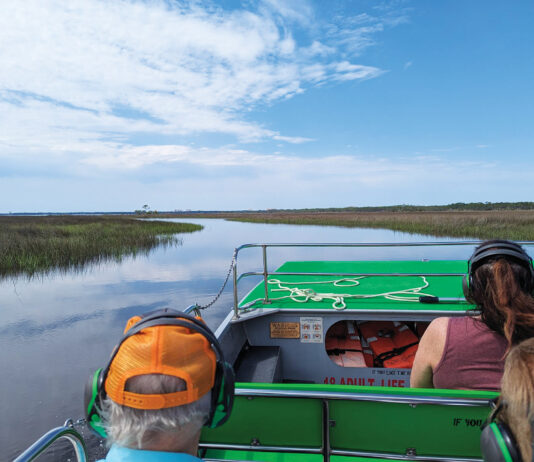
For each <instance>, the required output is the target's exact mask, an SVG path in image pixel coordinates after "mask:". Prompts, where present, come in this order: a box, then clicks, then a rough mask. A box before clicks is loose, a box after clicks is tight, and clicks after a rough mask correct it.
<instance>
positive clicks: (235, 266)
mask: <svg viewBox="0 0 534 462" xmlns="http://www.w3.org/2000/svg"><path fill="white" fill-rule="evenodd" d="M233 271H234V274H233V279H234V319H239V306H238V303H239V301H238V299H237V297H238V295H237V254H236V259H235V261H234V269H233Z"/></svg>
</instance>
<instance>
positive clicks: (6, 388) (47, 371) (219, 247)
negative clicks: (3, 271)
mask: <svg viewBox="0 0 534 462" xmlns="http://www.w3.org/2000/svg"><path fill="white" fill-rule="evenodd" d="M173 221H185V222H189V223H198V224H202V225H203V226H204V229H203V230H202V231H199V232H196V233H193V234H184V235H181V238H182V239H183V242H182V245H179V246H176V247H172V248H167V249H164V248H158V249H155V250H153V251H152V252H150V254H149V255H148V256H144V255H143V256H137V257H135V258H134V257H129V258H124V259H123V260H122V261H121V262H119V263H117V262H108V263H103V264H99V265H98V266H92V267H90V268H87V269H86V270H84V271H81V272H68V273H61V272H55V273H51V274H49V275H47V276H44V277H41V278H35V279H32V280H27V278H23V277H21V278H17V279H15V280H7V281H2V282H0V300H1V302H0V306H1V311H2V317H3V320H2V323H1V324H0V351H1V354H0V370H1V374H2V376H1V379H0V393H1V396H2V398H1V401H0V402H1V414H0V460H2V461H3V460H11V459H12V458H14V457H16V456H17V455H18V454H19V453H20V452H22V451H23V450H24V449H25V448H26V447H28V446H29V445H30V444H31V443H32V442H33V441H35V440H36V439H37V438H38V437H39V436H41V435H42V434H43V433H45V432H46V431H47V430H49V429H50V428H52V427H54V426H58V425H61V424H62V423H63V422H64V421H65V420H66V419H67V418H69V417H70V418H73V419H77V418H79V417H82V415H83V405H82V402H83V388H84V384H85V382H86V380H87V377H88V376H89V375H90V374H92V373H93V372H94V371H95V370H96V369H98V368H99V367H101V366H103V365H105V362H106V359H107V358H108V356H109V354H110V352H111V350H112V349H113V347H114V345H115V343H116V341H117V340H118V339H119V338H120V337H121V334H122V329H123V328H124V325H125V323H126V321H127V319H128V318H130V317H131V316H133V315H134V314H139V313H143V312H146V311H150V310H153V309H157V308H163V307H171V308H175V309H179V310H182V309H185V308H186V307H187V306H189V305H192V304H194V303H196V302H198V303H199V304H205V303H207V302H209V301H211V300H212V298H213V296H214V295H215V294H216V293H217V292H218V290H219V288H220V287H221V284H222V283H223V280H224V277H225V276H226V274H227V271H228V268H229V265H230V260H231V256H232V252H233V249H234V248H235V247H237V246H239V245H241V244H244V243H250V242H416V241H422V240H424V241H433V240H435V239H432V238H428V237H426V236H425V237H423V236H418V235H409V234H406V233H399V232H393V231H389V230H378V229H373V230H370V229H358V228H340V227H319V226H295V225H272V224H271V225H267V224H252V223H238V222H229V221H224V220H218V219H211V220H208V219H198V220H191V219H187V220H185V219H184V220H173ZM439 240H444V239H439ZM471 251H472V247H469V246H467V247H431V248H429V247H426V248H413V247H407V248H396V249H391V248H390V249H387V248H385V249H347V248H340V249H314V250H310V249H302V248H301V249H271V250H270V251H269V269H270V270H273V269H275V268H276V267H277V266H279V265H280V264H281V263H282V262H284V261H286V260H322V259H330V260H358V259H372V260H375V259H376V260H381V259H420V258H431V259H432V258H433V259H439V258H443V259H447V258H455V259H459V258H468V257H469V255H470V253H471ZM261 264H262V259H261V253H260V250H259V249H250V250H247V251H244V252H243V253H242V254H240V257H239V265H240V270H243V269H247V270H250V271H252V270H259V269H260V268H261ZM252 285H253V281H252V280H250V281H248V282H245V284H243V287H242V288H240V294H241V295H244V294H245V293H246V292H247V291H248V290H249V289H250V288H251V287H252ZM231 305H232V290H231V281H230V283H229V285H228V287H227V288H226V290H225V291H224V293H223V294H222V296H221V298H220V299H219V301H218V302H217V303H216V304H215V305H214V306H213V307H212V308H210V309H209V310H207V311H206V312H205V313H204V318H205V319H206V321H207V323H208V324H209V325H210V326H211V327H212V328H214V327H216V326H217V325H218V324H219V323H220V322H221V321H222V319H223V318H224V316H225V315H226V314H227V313H228V310H229V309H230V308H231ZM84 434H87V432H84ZM95 444H96V447H95ZM90 446H91V447H92V452H93V453H94V454H93V457H96V456H97V455H98V454H97V453H99V452H100V453H102V451H103V449H99V447H98V444H97V443H95V440H91V443H90ZM54 458H55V459H56V460H57V455H56V456H49V457H45V458H44V459H45V460H54Z"/></svg>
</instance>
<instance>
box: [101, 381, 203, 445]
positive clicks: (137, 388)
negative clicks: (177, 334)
mask: <svg viewBox="0 0 534 462" xmlns="http://www.w3.org/2000/svg"><path fill="white" fill-rule="evenodd" d="M125 388H126V391H131V392H134V393H141V394H163V393H174V392H176V391H182V390H185V389H186V384H185V382H184V381H183V380H182V379H180V378H178V377H174V376H170V375H163V374H147V375H140V376H137V377H132V378H131V379H128V381H127V382H126V386H125ZM210 407H211V391H210V392H208V393H206V394H205V395H204V396H202V397H201V398H200V399H198V400H197V401H195V402H193V403H189V404H184V405H182V406H175V407H170V408H166V409H155V410H144V409H134V408H131V407H127V406H121V405H120V404H117V403H115V402H113V401H112V400H111V399H110V398H106V399H105V400H104V402H103V409H102V412H101V415H102V418H103V421H104V422H105V425H106V431H107V435H108V441H109V442H110V444H111V443H117V444H119V445H121V446H125V447H129V448H133V449H143V448H146V447H149V446H151V445H152V443H153V442H155V441H157V439H158V438H159V437H160V436H161V435H162V434H178V433H179V432H180V431H181V430H182V429H184V427H186V426H187V427H188V428H191V427H193V430H195V431H199V430H200V429H201V428H202V426H203V425H204V423H205V422H206V420H207V419H208V416H209V413H210Z"/></svg>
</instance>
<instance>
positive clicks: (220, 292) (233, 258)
mask: <svg viewBox="0 0 534 462" xmlns="http://www.w3.org/2000/svg"><path fill="white" fill-rule="evenodd" d="M237 252H238V249H235V250H234V254H233V255H232V261H231V262H230V267H229V268H228V272H227V273H226V277H225V278H224V282H223V284H222V286H221V288H220V290H219V292H218V293H217V295H215V297H214V298H213V300H212V301H211V302H209V303H207V304H206V305H199V304H198V303H196V304H195V305H194V306H193V307H192V310H193V311H195V312H197V313H200V311H202V310H205V309H207V308H209V307H210V306H212V305H213V304H214V303H215V302H217V300H219V298H220V297H221V295H222V293H223V292H224V289H225V287H226V284H228V281H229V279H230V274H232V270H233V269H234V265H235V261H236V258H237Z"/></svg>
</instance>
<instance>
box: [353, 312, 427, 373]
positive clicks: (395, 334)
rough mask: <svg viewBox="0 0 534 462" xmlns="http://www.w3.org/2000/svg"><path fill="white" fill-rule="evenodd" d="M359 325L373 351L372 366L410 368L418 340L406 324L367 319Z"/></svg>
mask: <svg viewBox="0 0 534 462" xmlns="http://www.w3.org/2000/svg"><path fill="white" fill-rule="evenodd" d="M359 327H360V331H361V333H362V336H363V337H364V338H365V340H366V341H367V343H368V344H369V347H370V348H371V350H372V351H373V356H374V360H373V365H374V367H389V368H398V369H411V367H412V365H413V360H414V357H415V353H416V351H417V345H418V342H419V340H418V338H417V336H416V335H415V334H414V333H413V332H412V331H411V330H410V328H409V327H408V326H407V325H406V324H403V323H401V322H397V321H367V322H363V323H361V324H360V325H359Z"/></svg>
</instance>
